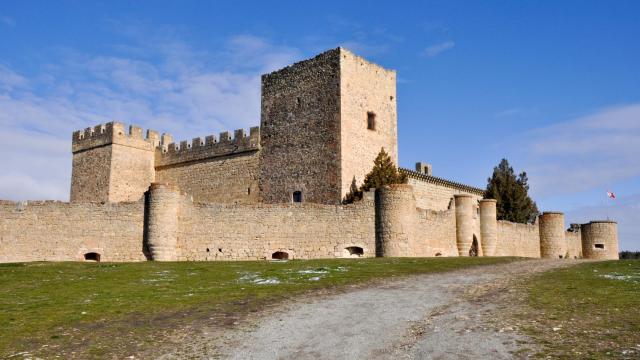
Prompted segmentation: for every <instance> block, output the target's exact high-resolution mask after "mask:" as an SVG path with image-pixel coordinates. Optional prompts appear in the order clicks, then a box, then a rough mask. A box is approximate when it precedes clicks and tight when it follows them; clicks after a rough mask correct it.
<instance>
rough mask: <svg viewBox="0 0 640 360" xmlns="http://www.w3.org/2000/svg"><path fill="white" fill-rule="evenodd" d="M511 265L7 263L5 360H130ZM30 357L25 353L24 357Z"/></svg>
mask: <svg viewBox="0 0 640 360" xmlns="http://www.w3.org/2000/svg"><path fill="white" fill-rule="evenodd" d="M509 261H514V259H513V258H430V259H415V258H412V259H408V258H405V259H390V258H376V259H357V260H354V259H344V260H337V259H336V260H309V261H301V260H300V261H288V262H266V261H255V262H178V263H158V262H142V263H27V264H0V284H1V288H0V324H2V325H1V326H0V358H1V357H7V356H11V355H15V354H18V353H21V352H28V354H30V355H35V356H42V357H51V356H52V355H61V357H63V358H69V357H77V358H87V357H102V356H105V355H106V354H109V355H114V354H115V355H116V357H120V358H121V357H125V356H128V355H131V354H136V353H139V352H140V351H142V350H144V349H147V348H149V347H152V346H155V345H157V344H160V343H162V341H163V338H164V336H168V335H170V334H171V331H173V330H175V329H179V328H181V327H183V326H185V325H189V324H197V323H198V322H202V321H206V322H207V323H208V324H215V325H220V326H225V325H230V324H233V323H235V322H237V321H238V320H240V319H241V318H242V317H243V316H246V315H247V314H249V313H251V312H256V311H260V310H261V309H263V308H264V307H265V306H275V305H277V303H278V302H280V301H282V300H285V299H288V298H291V297H294V296H296V295H300V294H302V293H305V292H309V291H319V290H322V289H331V290H339V289H341V288H344V287H345V286H347V285H350V284H358V283H366V282H371V281H375V280H377V279H383V278H389V277H393V276H404V275H410V274H421V273H430V272H439V271H448V270H454V269H458V268H463V267H469V266H475V265H488V264H497V263H504V262H509ZM23 355H24V354H23Z"/></svg>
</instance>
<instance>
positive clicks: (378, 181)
mask: <svg viewBox="0 0 640 360" xmlns="http://www.w3.org/2000/svg"><path fill="white" fill-rule="evenodd" d="M406 182H407V175H406V174H404V173H401V172H400V171H398V168H397V167H396V166H395V164H394V163H393V160H391V157H390V156H389V154H387V152H386V151H384V148H382V149H380V152H379V153H378V156H377V157H376V159H375V160H374V161H373V169H371V171H370V172H369V173H368V174H367V175H366V176H365V177H364V183H363V184H362V186H360V189H358V188H357V186H356V179H355V177H354V178H353V182H352V183H351V189H350V190H349V193H348V194H347V195H346V196H345V198H344V200H343V201H342V202H343V203H345V204H350V203H352V202H354V201H357V200H360V199H362V193H363V192H365V191H369V190H370V189H377V188H379V187H382V186H384V185H389V184H404V183H406Z"/></svg>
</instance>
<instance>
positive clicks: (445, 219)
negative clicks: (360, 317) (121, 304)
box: [0, 48, 618, 262]
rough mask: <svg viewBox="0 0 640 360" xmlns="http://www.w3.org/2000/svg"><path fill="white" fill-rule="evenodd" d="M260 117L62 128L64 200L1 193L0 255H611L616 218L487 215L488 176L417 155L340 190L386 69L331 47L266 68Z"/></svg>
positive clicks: (356, 177) (379, 108) (392, 143)
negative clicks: (209, 130)
mask: <svg viewBox="0 0 640 360" xmlns="http://www.w3.org/2000/svg"><path fill="white" fill-rule="evenodd" d="M261 90H262V103H261V118H260V126H259V127H257V126H256V127H252V128H251V129H249V131H248V132H246V131H245V130H243V129H239V130H235V131H233V133H229V132H226V131H225V132H221V133H220V134H219V135H218V136H215V135H208V136H204V137H196V138H193V139H191V140H183V141H177V142H174V140H173V137H172V136H171V135H170V134H162V135H160V133H159V132H157V131H154V130H147V131H146V132H145V131H143V129H142V128H140V127H137V126H129V127H127V126H125V125H124V124H122V123H119V122H112V123H108V124H104V125H98V126H95V127H92V128H87V129H85V130H80V131H76V132H74V133H73V136H72V153H73V167H72V179H71V196H70V202H69V203H64V202H57V201H30V202H11V201H0V262H19V261H68V260H72V261H144V260H157V261H176V260H179V261H182V260H197V261H213V260H260V259H312V258H336V257H338V258H340V257H349V258H352V257H355V258H357V257H374V256H403V257H414V256H415V257H431V256H523V257H534V258H536V257H547V258H555V259H561V258H579V257H585V258H593V259H617V257H618V239H617V224H616V223H615V222H612V221H592V222H590V223H588V224H583V225H578V224H572V225H571V227H570V228H569V229H566V227H565V224H564V215H563V214H562V213H558V212H545V213H543V214H542V215H540V217H539V218H538V219H537V220H536V222H534V223H533V224H515V223H510V222H507V221H498V220H497V219H496V201H495V200H491V199H483V197H484V191H483V190H482V189H479V188H477V187H473V186H469V185H465V184H460V183H457V182H454V181H451V180H447V179H443V178H439V177H436V176H433V174H432V167H431V165H429V164H426V163H422V162H420V163H417V164H416V169H415V170H410V169H400V171H402V172H403V173H405V174H406V175H407V177H408V183H407V184H396V185H391V186H385V187H383V188H382V189H377V190H375V191H371V192H368V193H365V194H364V198H363V199H362V200H361V201H358V202H356V203H354V204H349V205H342V204H341V202H342V199H343V198H344V196H345V194H346V193H347V192H348V191H349V188H350V186H351V184H352V182H354V181H355V183H356V185H360V184H361V183H362V181H363V179H364V176H365V175H366V173H367V172H369V171H370V169H371V167H372V166H373V160H374V159H375V157H376V156H377V154H378V153H379V151H380V149H382V148H384V149H385V150H386V151H387V153H389V155H390V156H391V158H392V159H393V160H394V162H396V163H397V162H398V144H397V105H396V73H395V71H394V70H388V69H385V68H383V67H381V66H379V65H377V64H374V63H371V62H369V61H367V60H365V59H363V58H362V57H359V56H357V55H355V54H353V53H352V52H350V51H348V50H346V49H344V48H337V49H332V50H329V51H326V52H324V53H322V54H319V55H317V56H315V57H313V58H311V59H309V60H305V61H301V62H298V63H296V64H293V65H291V66H288V67H285V68H284V69H281V70H278V71H275V72H272V73H270V74H266V75H263V77H262V89H261Z"/></svg>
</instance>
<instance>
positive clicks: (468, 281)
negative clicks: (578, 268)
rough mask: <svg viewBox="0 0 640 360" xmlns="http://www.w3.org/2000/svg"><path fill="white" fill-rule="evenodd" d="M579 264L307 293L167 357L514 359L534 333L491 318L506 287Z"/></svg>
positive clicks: (531, 264)
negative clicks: (318, 294) (311, 296)
mask: <svg viewBox="0 0 640 360" xmlns="http://www.w3.org/2000/svg"><path fill="white" fill-rule="evenodd" d="M574 263H575V262H574V261H555V260H551V261H546V260H528V261H518V262H514V263H510V264H503V265H495V266H482V267H476V268H471V269H466V270H460V271H455V272H448V273H440V274H431V275H420V276H412V277H408V278H403V279H400V280H391V281H388V282H386V283H384V284H381V285H377V286H375V287H371V288H364V289H358V290H354V291H351V292H347V293H342V294H336V295H331V296H327V297H322V298H319V299H302V300H300V301H295V302H292V303H290V304H288V305H286V306H284V307H283V309H281V311H277V312H275V313H272V314H270V315H267V316H266V317H262V318H257V319H254V320H253V322H250V324H248V325H242V326H239V327H238V328H236V329H234V330H230V331H226V332H224V333H223V334H219V333H218V334H215V331H214V332H213V333H212V334H211V335H210V338H207V337H206V336H205V337H203V338H200V337H198V338H194V339H191V340H190V341H188V344H185V346H186V347H185V348H184V349H182V350H179V349H178V350H176V352H173V354H167V355H165V356H163V358H166V359H171V358H178V357H184V355H185V352H186V353H189V355H190V357H196V358H211V357H213V358H225V359H227V358H228V359H364V358H366V359H450V358H457V359H478V358H483V359H511V358H514V355H513V352H514V351H517V350H518V349H519V344H523V343H526V342H527V339H525V338H523V337H522V336H521V335H518V334H516V333H515V332H513V331H512V329H510V328H506V329H500V328H499V326H498V327H496V325H495V324H494V323H492V322H491V321H490V320H492V319H493V318H494V317H495V316H494V315H493V313H494V312H495V311H498V305H499V303H500V299H501V298H502V296H500V294H503V293H505V292H508V291H509V284H512V283H513V281H514V280H517V279H521V278H523V277H525V276H527V275H530V274H533V273H536V272H540V271H545V270H549V269H552V268H557V267H562V266H568V265H571V264H574ZM187 349H188V350H187ZM185 350H186V351H185Z"/></svg>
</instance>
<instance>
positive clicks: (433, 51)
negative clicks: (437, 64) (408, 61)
mask: <svg viewBox="0 0 640 360" xmlns="http://www.w3.org/2000/svg"><path fill="white" fill-rule="evenodd" d="M455 46H456V43H455V42H453V41H445V42H441V43H438V44H434V45H431V46H427V47H426V48H425V49H424V50H423V51H422V54H423V55H424V56H426V57H436V56H438V55H440V54H441V53H443V52H445V51H448V50H451V49H453V48H454V47H455Z"/></svg>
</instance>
